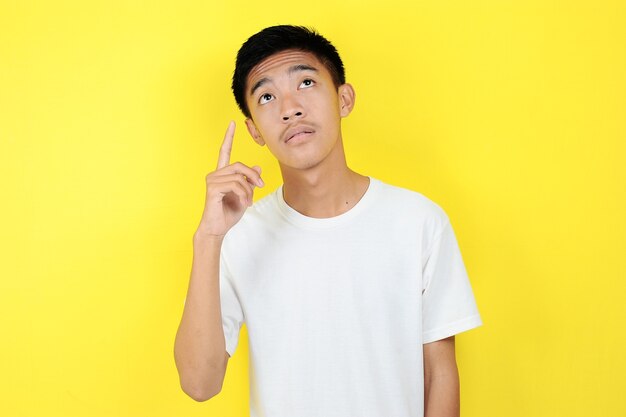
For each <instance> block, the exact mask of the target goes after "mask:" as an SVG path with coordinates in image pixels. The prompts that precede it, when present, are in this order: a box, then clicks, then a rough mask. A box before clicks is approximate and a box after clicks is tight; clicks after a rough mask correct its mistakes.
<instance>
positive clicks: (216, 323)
mask: <svg viewBox="0 0 626 417" xmlns="http://www.w3.org/2000/svg"><path fill="white" fill-rule="evenodd" d="M220 249H221V240H220V239H211V238H209V237H204V236H202V235H201V234H199V233H196V234H195V235H194V250H193V265H192V269H191V278H190V280H189V288H188V291H187V299H186V301H185V308H184V310H183V317H182V319H181V322H180V326H179V327H178V332H177V333H176V341H175V344H174V359H175V361H176V367H177V369H178V374H179V377H180V385H181V388H182V389H183V391H184V392H185V393H186V394H187V395H189V396H190V397H191V398H193V399H194V400H196V401H206V400H208V399H209V398H211V397H213V396H215V395H217V394H218V393H219V392H220V391H221V389H222V383H223V381H224V375H225V374H226V366H227V364H228V358H229V356H228V354H227V353H226V343H225V340H224V331H223V329H222V313H221V309H220V288H219V257H220Z"/></svg>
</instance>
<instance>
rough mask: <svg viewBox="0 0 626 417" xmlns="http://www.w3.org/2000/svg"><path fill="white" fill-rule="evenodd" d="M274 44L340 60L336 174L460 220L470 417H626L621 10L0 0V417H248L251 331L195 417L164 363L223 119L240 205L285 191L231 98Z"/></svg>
mask: <svg viewBox="0 0 626 417" xmlns="http://www.w3.org/2000/svg"><path fill="white" fill-rule="evenodd" d="M280 23H294V24H305V25H312V26H314V27H316V28H317V29H318V30H319V31H320V32H321V33H322V34H324V35H325V36H327V37H328V38H329V39H330V40H331V41H332V42H333V43H334V44H335V45H336V46H337V48H338V49H339V51H340V53H341V55H342V57H343V59H344V63H345V66H346V69H347V79H348V81H349V82H351V83H352V84H353V85H354V87H355V89H356V92H357V103H356V108H355V111H354V112H353V114H352V115H351V116H350V117H349V118H348V119H346V120H345V121H344V137H345V142H346V148H347V155H348V159H349V164H350V165H351V167H352V168H354V169H355V170H357V171H360V172H362V173H365V174H368V175H371V176H374V177H377V178H379V179H381V180H383V181H386V182H389V183H392V184H396V185H400V186H404V187H407V188H411V189H413V190H416V191H419V192H421V193H422V194H424V195H426V196H427V197H429V198H430V199H432V200H433V201H435V202H437V203H438V204H439V205H441V206H442V207H443V208H444V209H445V210H446V212H447V213H448V215H449V216H450V218H451V220H452V224H453V227H454V228H455V232H456V233H457V237H458V240H459V244H460V246H461V250H462V253H463V256H464V259H465V262H466V266H467V269H468V272H469V275H470V279H471V283H472V286H473V289H474V293H475V296H476V300H477V302H478V306H479V310H480V312H481V314H482V318H483V321H484V326H482V327H481V328H478V329H475V330H472V331H470V332H467V333H463V334H461V335H459V336H458V337H457V346H458V348H457V349H458V362H459V369H460V374H461V391H462V395H461V404H462V405H461V407H462V414H463V415H464V416H466V417H470V416H481V417H487V416H498V417H501V416H507V417H516V416H520V417H522V416H523V417H528V416H551V417H552V416H568V417H574V416H623V415H626V402H624V400H623V392H624V389H625V388H626V377H625V374H626V361H625V359H624V353H623V350H624V346H625V345H626V344H625V342H626V336H625V335H624V330H625V329H624V327H625V326H624V322H625V320H626V308H625V307H624V305H625V304H624V296H625V294H626V267H625V262H624V258H625V255H626V251H625V249H626V242H625V240H626V237H625V236H626V221H625V220H624V214H625V213H626V197H625V190H626V167H625V165H626V164H624V160H625V157H626V145H625V142H626V120H625V116H626V3H625V2H623V1H618V0H615V1H593V2H590V1H580V0H578V1H570V2H551V1H545V0H532V1H518V2H510V1H496V0H494V1H427V2H415V1H405V2H403V1H394V0H391V1H385V2H372V1H357V0H350V1H343V2H336V1H326V0H321V1H316V2H312V3H311V2H293V1H284V2H283V1H275V2H267V3H264V2H259V1H236V2H231V3H229V2H224V1H219V2H218V1H210V2H209V1H193V2H192V1H182V0H178V1H169V2H148V1H143V2H129V1H120V0H115V1H110V0H109V1H101V2H90V1H67V0H63V1H47V2H44V1H39V2H37V1H8V0H2V2H1V3H0V192H1V198H2V204H1V205H0V207H1V208H0V210H1V213H0V214H1V215H0V222H1V224H0V226H1V227H0V233H1V236H2V239H1V243H0V245H1V247H0V257H1V259H0V277H1V281H0V331H1V339H0V340H1V342H0V376H1V378H0V397H1V398H0V415H2V416H7V417H8V416H11V417H12V416H29V417H31V416H33V417H35V416H36V417H39V416H63V417H74V416H91V417H99V416H151V417H157V416H219V417H230V416H236V417H239V416H245V415H247V412H248V411H247V410H248V386H247V384H248V377H247V367H248V345H247V340H246V338H247V336H246V332H245V328H244V331H243V333H242V339H241V343H240V345H239V347H238V349H237V352H236V354H235V356H234V357H233V358H232V359H231V360H230V362H229V368H228V372H227V375H226V380H225V385H224V389H223V391H222V393H221V394H220V395H219V396H218V397H216V398H214V399H211V400H210V401H208V402H205V403H196V402H194V401H193V400H191V399H190V398H188V397H186V396H185V394H184V393H183V392H182V391H181V390H180V388H179V385H178V377H177V373H176V369H175V365H174V360H173V341H174V335H175V332H176V328H177V326H178V323H179V320H180V316H181V313H182V307H183V300H184V297H185V294H186V290H187V283H188V278H189V272H190V268H191V259H192V258H191V256H192V239H191V238H192V234H193V232H194V231H195V228H196V226H197V225H198V222H199V220H200V215H201V212H202V208H203V204H204V192H205V189H204V186H205V184H204V177H205V175H206V174H207V173H208V172H209V171H211V170H213V169H214V167H215V164H216V161H217V152H218V147H219V144H220V141H221V139H222V137H223V134H224V131H225V130H226V127H227V124H228V121H229V120H230V119H234V120H236V121H237V123H238V130H237V133H236V136H235V141H236V142H235V148H234V154H233V159H234V160H241V161H243V162H245V163H248V164H258V165H261V166H262V167H263V169H264V179H265V181H266V183H267V184H268V186H267V187H266V188H265V189H262V190H261V191H260V192H258V193H257V195H256V196H255V197H256V198H257V199H258V198H259V197H262V196H263V195H265V194H267V193H268V192H270V191H272V190H273V189H275V188H276V187H277V186H278V185H279V184H280V175H279V172H278V170H277V166H276V164H275V162H274V161H273V159H272V157H271V155H270V154H269V153H268V152H267V150H266V149H264V148H259V147H258V146H257V145H255V144H254V143H253V142H252V140H251V139H250V138H249V137H248V135H247V133H246V132H245V129H242V128H243V123H242V122H243V117H242V116H241V115H240V114H239V112H238V110H237V108H236V106H235V102H234V99H233V98H232V95H231V92H230V76H231V73H232V70H233V65H234V57H235V53H236V51H237V49H238V47H239V46H240V45H241V43H242V42H243V41H244V40H245V39H247V37H248V36H250V35H251V34H253V33H254V32H256V31H258V30H260V29H261V28H263V27H265V26H268V25H273V24H280ZM417 348H419V347H417V346H416V349H417ZM294 417H297V416H294ZM347 417H349V416H347ZM381 417H382V416H381Z"/></svg>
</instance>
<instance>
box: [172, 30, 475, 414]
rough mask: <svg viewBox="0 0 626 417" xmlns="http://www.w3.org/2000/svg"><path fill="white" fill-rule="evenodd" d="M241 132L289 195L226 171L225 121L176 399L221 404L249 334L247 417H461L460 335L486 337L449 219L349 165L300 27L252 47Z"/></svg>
mask: <svg viewBox="0 0 626 417" xmlns="http://www.w3.org/2000/svg"><path fill="white" fill-rule="evenodd" d="M233 92H234V95H235V99H236V101H237V103H238V105H239V107H240V108H241V110H242V111H243V113H244V115H245V116H246V122H245V123H246V127H247V129H248V132H249V133H250V135H251V136H252V138H253V139H254V141H256V142H257V143H258V144H259V145H267V147H268V148H269V150H270V152H271V153H272V154H273V155H274V156H275V157H276V159H277V160H278V163H279V165H280V169H281V173H282V177H283V185H282V186H280V187H279V188H278V189H277V190H276V191H274V192H273V193H272V194H270V195H268V196H267V197H265V198H263V199H261V200H260V201H258V202H256V203H255V204H252V196H253V192H254V188H255V187H263V186H264V184H263V181H262V179H261V169H260V168H259V167H256V166H253V167H248V166H246V165H244V164H242V163H240V162H236V163H232V164H231V163H230V150H231V147H232V142H233V135H234V131H235V125H234V123H232V122H231V124H230V125H229V127H228V130H227V132H226V136H225V138H224V142H223V145H222V148H221V151H220V155H219V159H218V165H217V170H216V171H214V172H212V173H210V174H209V175H207V177H206V183H207V197H206V205H205V208H204V213H203V215H202V219H201V221H200V225H199V227H198V229H197V231H196V233H195V234H194V240H193V243H194V258H193V265H192V272H191V279H190V283H189V289H188V294H187V299H186V303H185V308H184V312H183V317H182V321H181V324H180V327H179V330H178V333H177V336H176V343H175V359H176V365H177V367H178V371H179V375H180V381H181V386H182V388H183V390H184V391H185V392H186V393H187V394H189V395H190V396H191V397H192V398H194V399H196V400H198V401H204V400H207V399H209V398H211V397H212V396H214V395H216V394H217V393H219V391H220V390H221V387H222V382H223V379H224V375H225V372H226V366H227V362H228V358H229V357H230V356H231V355H232V354H233V353H234V351H235V348H236V346H237V343H238V337H239V329H240V327H241V326H242V324H243V323H244V322H245V323H246V325H247V329H248V336H249V346H250V395H251V398H250V409H251V410H250V411H251V416H253V417H261V416H264V417H309V416H311V417H313V416H315V417H389V416H393V417H417V416H423V415H424V411H425V415H426V416H427V417H434V416H437V417H444V416H458V415H459V380H458V371H457V366H456V360H455V352H454V335H455V334H457V333H460V332H463V331H466V330H469V329H471V328H474V327H477V326H480V325H481V324H482V322H481V318H480V316H479V313H478V310H477V307H476V304H475V300H474V297H473V293H472V290H471V287H470V283H469V280H468V277H467V274H466V270H465V267H464V264H463V261H462V258H461V253H460V250H459V247H458V244H457V241H456V237H455V235H454V232H453V229H452V226H451V224H450V221H449V219H448V217H447V215H446V213H445V212H444V211H443V209H441V208H440V207H439V206H438V205H437V204H435V203H434V202H432V201H431V200H429V199H428V198H426V197H425V196H423V195H422V194H419V193H417V192H413V191H409V190H405V189H401V188H398V187H394V186H391V185H387V184H385V183H383V182H381V181H379V180H377V179H375V178H371V177H367V176H363V175H361V174H358V173H356V172H354V171H352V170H351V169H350V168H348V166H347V165H346V159H345V155H344V148H343V141H342V134H341V119H342V118H343V117H347V116H348V115H349V114H350V112H351V111H352V109H353V107H354V102H355V93H354V89H353V88H352V86H351V85H350V84H347V83H346V82H345V76H344V69H343V64H342V62H341V59H340V58H339V55H338V54H337V51H336V50H335V48H334V47H333V46H332V45H331V44H330V43H329V42H328V41H327V40H326V39H325V38H323V37H322V36H320V35H319V34H317V33H315V32H313V31H310V30H308V29H305V28H302V27H294V26H276V27H270V28H267V29H264V30H263V31H261V32H259V33H257V34H256V35H254V36H252V37H251V38H250V39H248V41H246V42H245V43H244V44H243V46H242V47H241V49H240V50H239V53H238V55H237V62H236V68H235V72H234V75H233Z"/></svg>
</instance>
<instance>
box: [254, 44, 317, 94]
mask: <svg viewBox="0 0 626 417" xmlns="http://www.w3.org/2000/svg"><path fill="white" fill-rule="evenodd" d="M299 64H306V65H310V66H312V67H315V68H317V69H318V70H319V71H326V68H325V67H324V65H323V64H322V63H321V62H320V60H319V59H317V57H316V56H315V55H314V54H312V53H311V52H304V51H298V50H286V51H282V52H277V53H275V54H273V55H270V56H269V57H267V58H265V59H264V60H263V61H261V62H259V63H258V64H257V65H256V66H255V67H254V68H252V70H251V71H250V73H249V74H248V77H247V80H246V81H247V82H246V84H247V86H250V85H251V84H252V83H254V82H255V81H256V80H259V79H261V78H271V77H272V75H278V74H280V73H281V72H288V70H289V68H291V67H292V66H294V65H299Z"/></svg>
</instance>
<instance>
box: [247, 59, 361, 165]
mask: <svg viewBox="0 0 626 417" xmlns="http://www.w3.org/2000/svg"><path fill="white" fill-rule="evenodd" d="M245 94H246V102H247V104H248V108H249V110H250V114H251V118H250V119H247V120H246V126H247V127H248V130H249V132H250V134H251V135H252V137H253V138H254V140H255V141H256V142H257V143H259V144H261V145H264V144H266V145H267V147H268V148H269V150H270V152H272V154H273V155H274V156H275V157H276V158H277V159H278V161H279V163H280V164H281V166H283V167H289V168H294V169H308V168H312V167H314V166H317V165H318V164H319V163H321V162H322V161H324V160H325V159H327V158H328V156H329V155H330V154H332V153H334V152H339V151H340V152H343V148H342V143H341V124H340V120H341V117H345V116H347V115H348V114H349V113H350V111H351V110H352V106H353V103H354V91H353V90H352V87H351V86H350V85H349V84H344V85H342V86H340V87H339V89H337V88H336V87H335V85H334V83H333V80H332V77H331V75H330V73H329V71H328V70H327V69H326V67H325V66H324V65H323V64H322V63H321V62H320V61H319V60H318V59H317V58H316V57H315V55H313V54H311V53H309V52H302V51H296V50H287V51H283V52H279V53H277V54H274V55H272V56H270V57H268V58H266V59H265V60H263V61H262V62H261V63H259V64H258V65H257V66H256V67H254V68H253V69H252V71H250V74H249V75H248V78H247V83H246V91H245Z"/></svg>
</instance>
